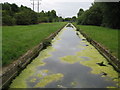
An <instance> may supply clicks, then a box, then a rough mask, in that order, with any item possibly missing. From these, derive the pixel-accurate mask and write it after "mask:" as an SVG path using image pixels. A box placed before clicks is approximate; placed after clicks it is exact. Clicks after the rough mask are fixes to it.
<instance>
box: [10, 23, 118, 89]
mask: <svg viewBox="0 0 120 90" xmlns="http://www.w3.org/2000/svg"><path fill="white" fill-rule="evenodd" d="M71 25H72V24H71ZM118 85H119V78H118V72H116V71H115V70H114V69H113V67H112V66H111V65H110V64H109V62H107V60H106V59H105V58H104V57H103V56H102V55H101V54H100V53H99V52H98V51H97V50H96V49H95V48H94V47H93V46H92V45H91V44H89V43H88V42H87V41H86V39H85V38H84V37H83V36H82V35H81V34H80V33H79V32H77V31H76V28H75V27H74V26H73V25H72V27H64V28H63V29H62V30H61V32H59V34H58V35H57V36H56V37H55V38H54V39H53V40H52V46H49V47H47V49H45V50H43V51H41V52H40V54H39V56H38V57H37V58H35V59H34V60H33V61H32V63H31V64H29V65H28V66H27V68H26V69H24V70H23V71H22V72H21V74H20V75H19V76H17V77H16V78H15V79H14V80H13V81H12V83H11V85H10V88H117V87H118Z"/></svg>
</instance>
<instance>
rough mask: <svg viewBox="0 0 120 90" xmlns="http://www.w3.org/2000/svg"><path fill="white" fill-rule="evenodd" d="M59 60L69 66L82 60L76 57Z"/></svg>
mask: <svg viewBox="0 0 120 90" xmlns="http://www.w3.org/2000/svg"><path fill="white" fill-rule="evenodd" d="M60 60H62V61H65V62H67V63H70V64H74V63H76V62H79V61H81V60H83V59H82V58H80V57H78V56H75V55H74V56H73V55H71V56H64V57H60Z"/></svg>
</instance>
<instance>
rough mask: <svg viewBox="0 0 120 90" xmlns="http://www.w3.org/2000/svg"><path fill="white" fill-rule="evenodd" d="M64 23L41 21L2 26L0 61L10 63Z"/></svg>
mask: <svg viewBox="0 0 120 90" xmlns="http://www.w3.org/2000/svg"><path fill="white" fill-rule="evenodd" d="M63 25H65V23H63V22H61V23H46V24H45V23H43V24H38V25H28V26H3V27H2V35H3V36H2V63H3V65H6V64H9V63H11V62H12V61H13V60H16V59H17V58H18V57H20V56H21V55H23V54H24V53H25V52H27V51H28V50H29V49H31V48H33V47H34V46H36V45H37V44H39V43H40V42H41V41H42V40H44V38H46V37H47V36H49V35H50V34H51V33H53V32H55V31H56V30H58V29H60V28H61V27H62V26H63Z"/></svg>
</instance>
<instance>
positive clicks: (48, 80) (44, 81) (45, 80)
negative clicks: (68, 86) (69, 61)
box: [35, 73, 63, 88]
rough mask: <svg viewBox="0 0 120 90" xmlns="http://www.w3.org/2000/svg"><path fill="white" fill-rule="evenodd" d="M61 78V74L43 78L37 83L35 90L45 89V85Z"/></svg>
mask: <svg viewBox="0 0 120 90" xmlns="http://www.w3.org/2000/svg"><path fill="white" fill-rule="evenodd" d="M62 77H63V74H61V73H57V74H52V75H48V76H45V77H43V79H41V80H40V82H39V83H37V84H36V85H35V88H38V87H45V86H46V85H47V84H49V83H51V82H54V81H58V80H60V79H61V78H62Z"/></svg>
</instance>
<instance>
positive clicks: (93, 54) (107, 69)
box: [77, 42, 118, 81]
mask: <svg viewBox="0 0 120 90" xmlns="http://www.w3.org/2000/svg"><path fill="white" fill-rule="evenodd" d="M85 44H87V45H88V46H87V47H86V46H85V49H84V50H82V51H80V52H77V55H78V56H87V57H89V58H90V60H88V61H81V62H80V64H82V65H85V66H88V67H90V68H91V69H92V70H91V73H93V74H101V75H102V73H107V75H106V76H107V77H110V78H112V79H113V81H114V79H115V78H117V77H118V72H116V71H115V70H114V68H113V67H112V66H111V65H109V64H108V61H107V60H106V58H105V57H103V56H102V55H101V54H100V53H99V52H98V51H97V50H96V49H95V48H94V47H93V46H92V45H91V44H89V43H88V42H85ZM101 62H104V64H105V65H106V66H99V65H98V64H97V63H101ZM106 76H104V77H106ZM102 77H103V76H102Z"/></svg>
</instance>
